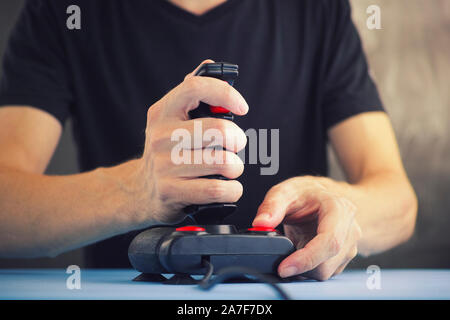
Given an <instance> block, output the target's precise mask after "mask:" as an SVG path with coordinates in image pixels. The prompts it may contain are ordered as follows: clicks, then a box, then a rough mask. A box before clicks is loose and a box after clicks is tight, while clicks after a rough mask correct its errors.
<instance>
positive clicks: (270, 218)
mask: <svg viewBox="0 0 450 320" xmlns="http://www.w3.org/2000/svg"><path fill="white" fill-rule="evenodd" d="M288 206H289V201H288V199H287V196H286V193H285V192H283V190H282V188H280V187H279V186H275V187H273V188H272V189H270V190H269V192H268V193H267V194H266V197H265V198H264V201H263V202H262V203H261V205H260V206H259V208H258V212H257V213H256V217H255V219H254V220H253V224H252V225H253V226H254V227H258V226H259V227H262V226H264V227H271V228H275V227H276V226H278V225H279V224H280V223H281V221H283V219H284V217H285V215H286V211H287V208H288Z"/></svg>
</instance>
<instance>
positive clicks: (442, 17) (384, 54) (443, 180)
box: [0, 0, 450, 268]
mask: <svg viewBox="0 0 450 320" xmlns="http://www.w3.org/2000/svg"><path fill="white" fill-rule="evenodd" d="M55 1H56V0H55ZM351 2H352V5H353V18H354V21H355V23H356V25H357V27H358V28H359V31H360V33H361V36H362V39H363V42H364V46H365V49H366V52H367V55H368V59H369V62H370V65H371V68H372V73H373V74H374V76H375V78H376V81H377V83H378V86H379V89H380V92H381V95H382V97H383V100H384V103H385V106H386V109H387V111H388V113H389V114H390V116H391V119H392V122H393V125H394V129H395V131H396V134H397V138H398V140H399V144H400V149H401V153H402V157H403V160H404V164H405V167H406V169H407V172H408V174H409V176H410V178H411V181H412V183H413V185H414V188H415V190H416V192H417V194H418V197H419V216H418V221H417V228H416V232H415V234H414V236H413V238H412V239H411V240H410V241H409V242H408V243H407V244H404V245H402V246H399V247H397V248H395V249H392V250H390V251H388V252H386V253H383V254H379V255H375V256H372V257H370V258H357V259H355V260H354V262H352V264H351V266H352V267H367V266H368V265H370V264H377V265H379V266H380V267H440V268H444V267H445V268H450V232H449V230H450V197H449V195H448V193H449V192H450V93H449V90H448V88H449V83H450V59H449V57H450V1H448V0H431V1H430V0H396V1H390V0H352V1H351ZM22 4H23V1H21V0H20V1H19V0H1V1H0V55H2V54H3V52H4V49H5V45H6V41H7V37H8V34H9V32H10V30H11V28H12V26H13V24H14V22H15V20H16V17H17V14H18V12H19V10H20V8H21V6H22ZM372 4H377V5H379V6H380V8H381V14H382V16H381V17H382V29H381V30H368V29H367V27H366V18H367V14H366V8H367V7H368V6H369V5H372ZM0 72H1V69H0ZM0 152H1V150H0ZM330 166H331V176H332V177H334V178H336V179H342V173H341V171H340V168H339V166H338V164H337V163H336V161H335V159H334V157H333V154H332V153H331V152H330ZM77 171H78V168H77V164H76V149H75V147H74V144H73V140H72V135H71V124H70V122H69V123H67V124H66V126H65V130H64V134H63V136H62V139H61V142H60V144H59V146H58V149H57V151H56V153H55V156H54V158H53V159H52V162H51V164H50V166H49V168H48V171H47V173H48V174H69V173H75V172H77ZM0 223H1V222H0ZM70 264H77V265H79V266H83V257H82V250H75V251H72V252H69V253H66V254H63V255H60V256H58V257H56V258H54V259H32V260H17V259H14V260H11V259H8V260H6V259H3V260H1V259H0V267H3V268H5V267H67V266H68V265H70Z"/></svg>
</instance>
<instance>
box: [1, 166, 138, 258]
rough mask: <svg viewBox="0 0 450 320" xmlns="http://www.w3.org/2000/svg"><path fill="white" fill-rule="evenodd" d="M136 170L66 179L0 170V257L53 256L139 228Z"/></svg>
mask: <svg viewBox="0 0 450 320" xmlns="http://www.w3.org/2000/svg"><path fill="white" fill-rule="evenodd" d="M137 165H138V163H137V161H136V160H135V161H129V162H127V163H124V164H122V165H120V166H117V167H112V168H100V169H97V170H94V171H91V172H88V173H82V174H76V175H70V176H46V175H40V174H30V173H24V172H20V171H15V170H13V169H9V168H0V221H2V222H1V223H0V256H3V257H37V256H55V255H57V254H59V253H61V252H63V251H67V250H70V249H74V248H77V247H80V246H83V245H87V244H89V243H93V242H95V241H98V240H102V239H105V238H108V237H111V236H114V235H117V234H120V233H124V232H127V231H129V230H132V229H135V228H137V227H139V223H142V222H141V221H139V219H138V216H139V215H138V213H137V212H136V210H137V208H135V206H134V203H135V201H134V199H133V194H134V192H135V190H134V189H135V188H136V187H138V186H135V185H134V184H135V181H136V179H133V175H136V172H137V170H136V166H137Z"/></svg>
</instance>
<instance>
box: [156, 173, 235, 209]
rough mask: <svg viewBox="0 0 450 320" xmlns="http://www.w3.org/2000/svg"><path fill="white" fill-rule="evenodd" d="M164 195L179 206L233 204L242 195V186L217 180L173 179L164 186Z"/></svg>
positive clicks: (230, 181)
mask: <svg viewBox="0 0 450 320" xmlns="http://www.w3.org/2000/svg"><path fill="white" fill-rule="evenodd" d="M165 188H166V190H165V192H166V193H165V194H166V195H167V198H168V199H176V202H177V203H179V204H180V205H183V206H187V205H190V204H208V203H217V202H219V203H233V202H236V201H238V200H239V198H240V197H241V196H242V193H243V187H242V184H241V183H240V182H239V181H236V180H217V179H204V178H200V179H193V180H179V179H174V180H172V181H171V182H170V183H167V184H166V187H165Z"/></svg>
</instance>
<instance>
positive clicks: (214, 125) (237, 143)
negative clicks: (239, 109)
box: [163, 118, 247, 153]
mask: <svg viewBox="0 0 450 320" xmlns="http://www.w3.org/2000/svg"><path fill="white" fill-rule="evenodd" d="M165 130H167V134H164V135H163V136H167V137H168V136H169V135H170V137H171V138H170V139H171V141H174V142H177V143H178V142H180V140H182V142H183V144H182V147H183V149H198V148H206V147H216V146H220V147H223V148H225V149H227V150H229V151H232V152H235V153H237V152H239V151H241V150H242V149H244V148H245V145H246V144H247V136H246V135H245V132H244V131H243V130H242V129H241V128H240V127H239V126H238V125H236V124H235V123H234V122H232V121H229V120H224V119H216V118H203V119H195V120H188V121H182V122H179V123H177V125H176V126H175V125H174V126H171V127H166V128H165Z"/></svg>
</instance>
